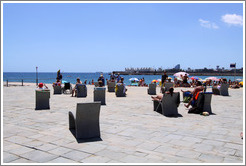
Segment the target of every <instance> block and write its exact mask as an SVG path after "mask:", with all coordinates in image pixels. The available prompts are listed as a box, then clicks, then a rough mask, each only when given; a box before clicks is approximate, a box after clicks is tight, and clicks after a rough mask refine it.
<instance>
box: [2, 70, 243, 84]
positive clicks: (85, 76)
mask: <svg viewBox="0 0 246 166" xmlns="http://www.w3.org/2000/svg"><path fill="white" fill-rule="evenodd" d="M101 73H102V74H103V76H104V78H105V81H106V79H110V73H111V72H71V73H70V72H64V73H63V72H61V74H62V76H63V77H62V80H63V81H67V82H70V83H72V84H75V83H76V79H77V77H79V78H80V79H81V81H82V82H84V81H85V80H87V84H88V83H89V82H91V81H92V79H93V80H94V82H96V81H97V79H98V78H99V77H100V75H101ZM56 76H57V72H38V75H37V77H36V72H3V81H4V82H6V81H7V80H8V82H22V80H23V82H24V83H25V82H28V83H36V78H38V82H43V83H47V84H48V83H50V84H52V83H53V82H55V81H56ZM121 76H122V77H124V82H125V83H126V85H130V84H131V81H130V80H129V79H130V78H137V79H142V78H144V79H145V82H146V84H150V83H151V81H152V80H157V79H161V75H121ZM169 77H171V78H172V79H173V78H174V76H173V75H169ZM189 77H192V75H189ZM196 77H199V78H201V79H203V80H204V79H205V78H207V77H217V78H226V79H227V80H229V79H230V80H232V81H234V76H213V75H211V76H196ZM239 79H240V80H243V76H235V80H239Z"/></svg>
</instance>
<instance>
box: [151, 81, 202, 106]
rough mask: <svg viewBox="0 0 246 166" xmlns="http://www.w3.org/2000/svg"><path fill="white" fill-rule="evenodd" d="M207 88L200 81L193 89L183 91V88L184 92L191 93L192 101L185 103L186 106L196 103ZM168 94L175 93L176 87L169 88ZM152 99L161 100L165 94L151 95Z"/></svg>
mask: <svg viewBox="0 0 246 166" xmlns="http://www.w3.org/2000/svg"><path fill="white" fill-rule="evenodd" d="M204 90H205V88H204V86H203V85H202V83H201V82H200V81H197V83H196V87H195V88H194V90H193V91H183V90H181V91H182V92H183V93H186V94H187V95H189V96H190V97H191V99H190V101H189V102H188V104H185V107H186V108H189V106H190V105H194V104H195V102H196V101H197V99H198V95H199V93H200V92H202V91H204ZM165 93H166V94H170V95H171V96H172V95H173V93H174V87H171V88H169V90H168V91H166V92H165ZM151 98H152V100H156V101H161V100H162V98H163V94H161V95H157V96H151Z"/></svg>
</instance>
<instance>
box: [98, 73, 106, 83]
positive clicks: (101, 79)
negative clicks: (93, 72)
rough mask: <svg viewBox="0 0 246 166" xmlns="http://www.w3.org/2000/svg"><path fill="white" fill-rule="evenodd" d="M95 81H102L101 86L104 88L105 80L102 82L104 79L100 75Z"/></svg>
mask: <svg viewBox="0 0 246 166" xmlns="http://www.w3.org/2000/svg"><path fill="white" fill-rule="evenodd" d="M97 81H98V82H99V81H102V84H103V86H105V80H104V77H103V75H102V74H101V75H100V77H99V78H98V80H97Z"/></svg>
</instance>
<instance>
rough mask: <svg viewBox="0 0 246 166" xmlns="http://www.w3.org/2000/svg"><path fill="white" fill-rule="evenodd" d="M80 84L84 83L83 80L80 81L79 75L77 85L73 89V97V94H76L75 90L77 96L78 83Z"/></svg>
mask: <svg viewBox="0 0 246 166" xmlns="http://www.w3.org/2000/svg"><path fill="white" fill-rule="evenodd" d="M78 84H82V82H81V81H80V78H79V77H78V78H77V82H76V84H75V86H74V88H73V90H72V96H71V97H73V94H74V92H75V96H76V93H77V92H76V88H77V85H78Z"/></svg>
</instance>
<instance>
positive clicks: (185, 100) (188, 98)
mask: <svg viewBox="0 0 246 166" xmlns="http://www.w3.org/2000/svg"><path fill="white" fill-rule="evenodd" d="M190 99H191V97H190V96H185V97H184V100H183V102H184V103H189V102H190Z"/></svg>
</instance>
